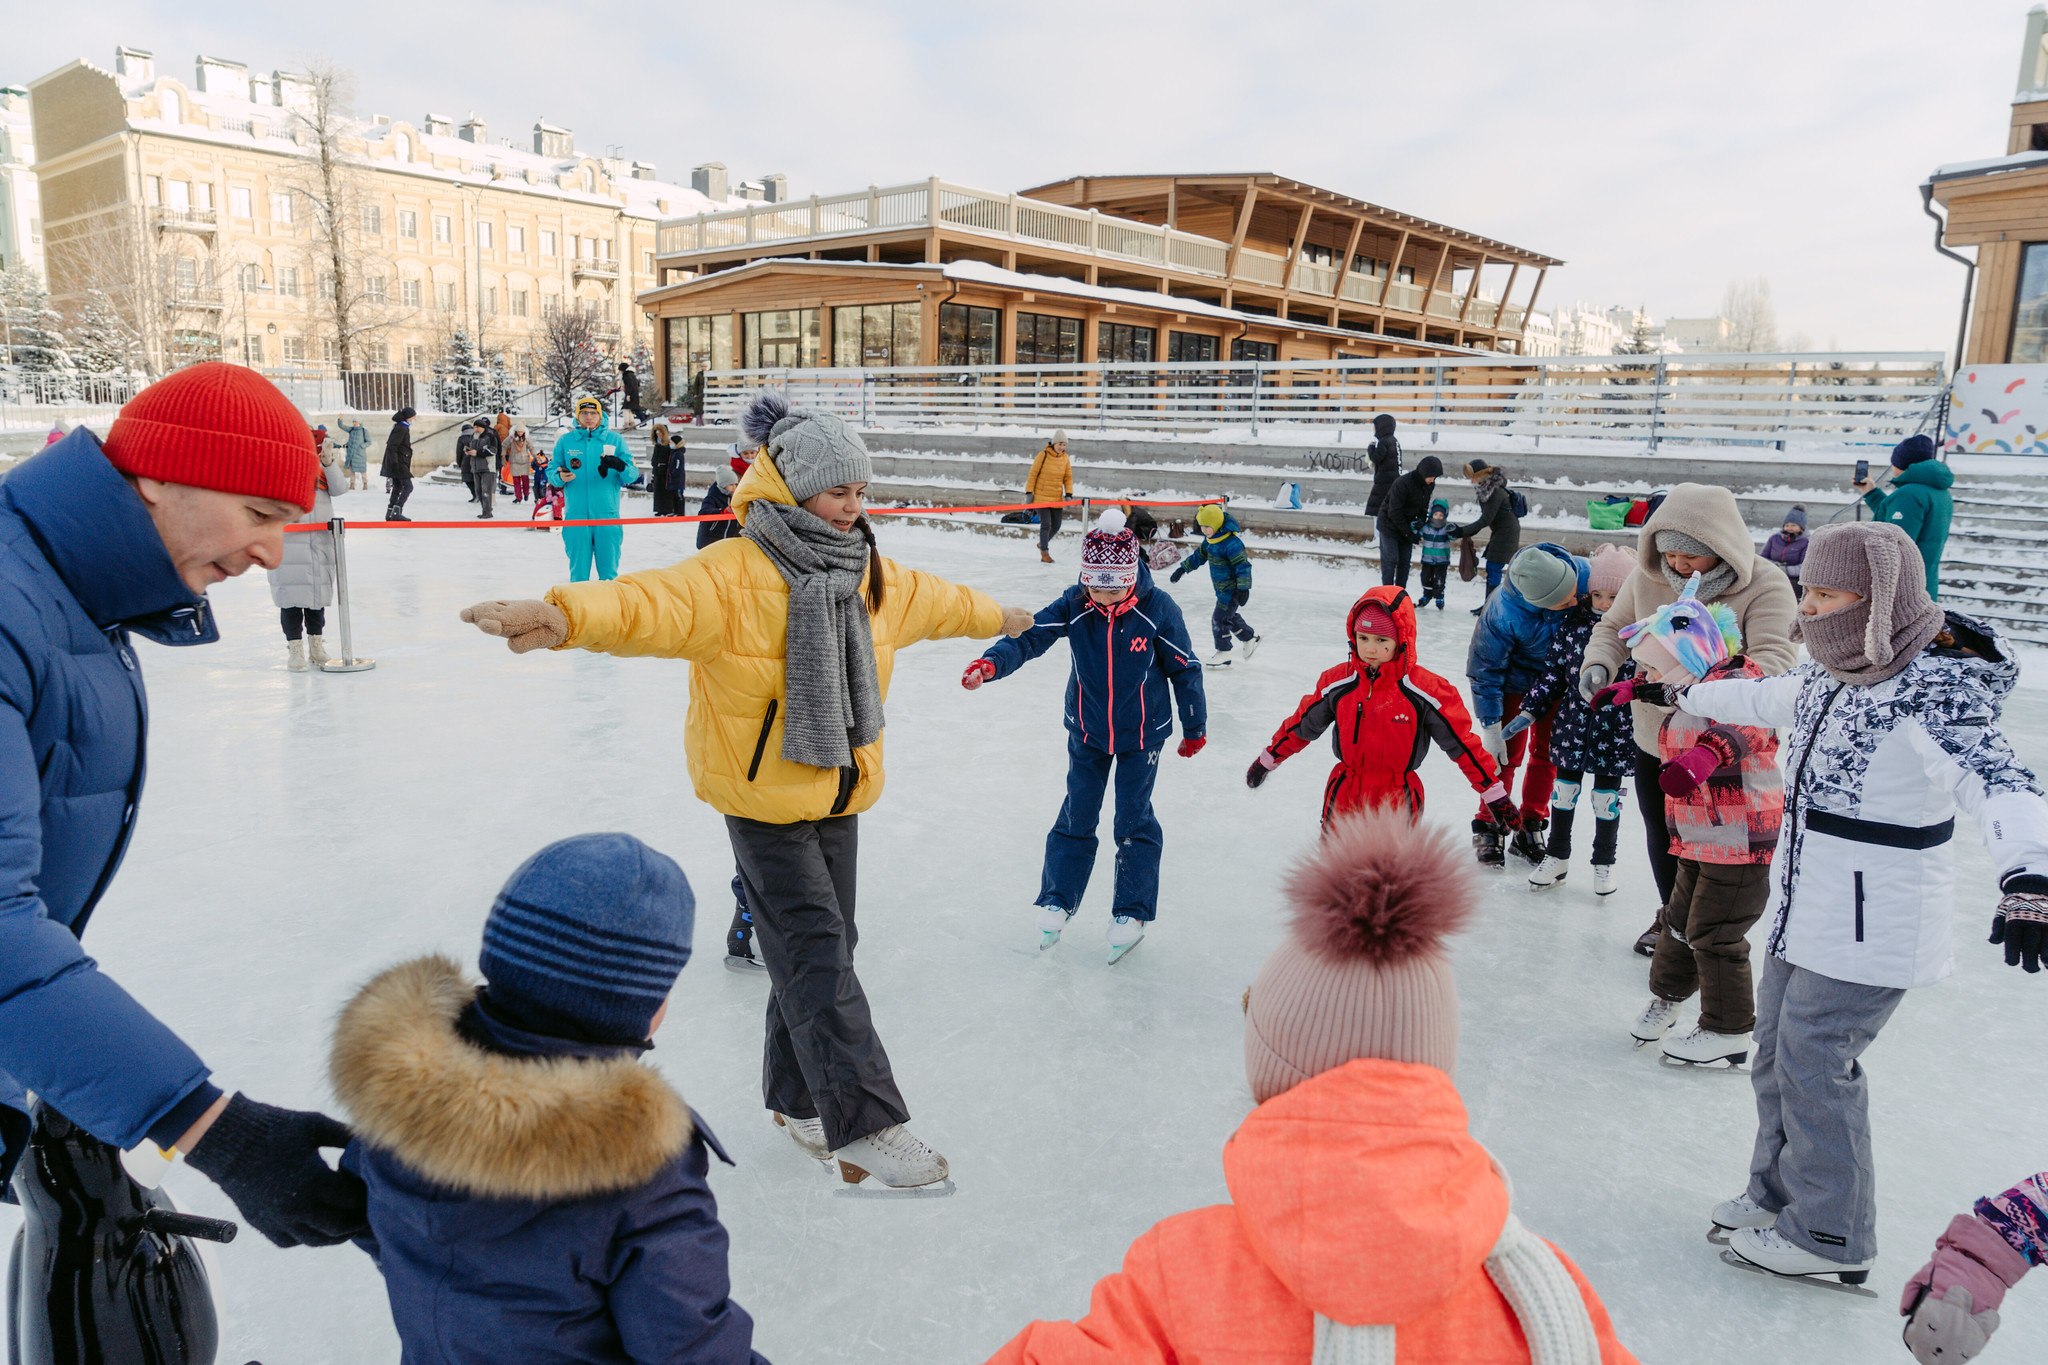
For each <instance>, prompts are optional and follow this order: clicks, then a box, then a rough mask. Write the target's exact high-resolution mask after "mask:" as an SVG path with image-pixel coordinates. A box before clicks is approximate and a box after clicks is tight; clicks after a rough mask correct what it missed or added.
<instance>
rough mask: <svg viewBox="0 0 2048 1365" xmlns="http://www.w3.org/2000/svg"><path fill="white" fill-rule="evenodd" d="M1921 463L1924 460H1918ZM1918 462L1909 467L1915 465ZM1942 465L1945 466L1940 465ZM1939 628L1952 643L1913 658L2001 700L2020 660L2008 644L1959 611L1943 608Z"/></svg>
mask: <svg viewBox="0 0 2048 1365" xmlns="http://www.w3.org/2000/svg"><path fill="white" fill-rule="evenodd" d="M1922 463H1925V461H1922ZM1919 467H1920V466H1919V465H1914V466H1912V468H1914V469H1918V468H1919ZM1944 468H1946V466H1944ZM1942 615H1943V620H1942V625H1941V628H1942V629H1943V630H1945V631H1947V632H1948V634H1949V635H1951V636H1952V637H1954V639H1955V644H1954V645H1953V646H1943V645H1938V644H1935V645H1929V646H1928V647H1927V649H1926V651H1925V653H1924V654H1923V655H1922V657H1921V658H1920V659H1918V660H1916V661H1915V662H1916V663H1917V664H1919V665H1920V666H1921V667H1933V668H1940V669H1942V670H1944V671H1950V672H1953V673H1955V674H1959V675H1960V681H1961V684H1962V686H1964V687H1966V688H1971V689H1982V690H1983V691H1984V692H1986V693H1988V694H1990V695H1991V696H1992V697H1993V698H1994V699H1996V700H1998V701H2000V702H2003V701H2004V700H2005V695H2006V694H2007V693H2008V692H2010V691H2012V690H2013V688H2014V687H2015V686H2017V685H2018V684H2019V680H2020V664H2019V660H2018V659H2017V658H2015V657H2014V655H2013V652H2012V644H2011V642H2010V641H2008V640H2007V639H2006V638H2005V636H2003V635H2002V634H2000V633H1999V631H1998V628H1997V627H1996V626H1994V625H1992V624H1991V623H1990V622H1989V621H1986V620H1983V619H1982V618H1980V617H1976V616H1966V615H1964V614H1963V613H1962V612H1959V611H1948V612H1944V613H1943V614H1942Z"/></svg>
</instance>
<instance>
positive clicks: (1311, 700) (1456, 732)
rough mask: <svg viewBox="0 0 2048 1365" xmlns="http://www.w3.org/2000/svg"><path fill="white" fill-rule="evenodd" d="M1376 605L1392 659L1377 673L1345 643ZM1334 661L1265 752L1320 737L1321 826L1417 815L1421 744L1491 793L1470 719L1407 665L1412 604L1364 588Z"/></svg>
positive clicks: (1489, 761)
mask: <svg viewBox="0 0 2048 1365" xmlns="http://www.w3.org/2000/svg"><path fill="white" fill-rule="evenodd" d="M1374 602H1377V603H1378V604H1379V605H1380V606H1381V607H1383V608H1385V609H1386V611H1387V612H1388V613H1389V614H1390V615H1391V616H1392V617H1393V618H1394V639H1395V642H1396V647H1395V652H1394V657H1393V658H1392V659H1391V660H1389V661H1388V662H1387V663H1384V664H1381V665H1379V666H1378V667H1377V668H1368V667H1367V666H1366V665H1364V664H1362V663H1360V662H1359V661H1358V652H1357V650H1356V649H1355V648H1354V647H1353V644H1352V632H1353V631H1354V630H1355V629H1356V628H1357V621H1358V616H1359V613H1360V612H1362V611H1363V610H1364V609H1365V608H1366V606H1367V605H1368V604H1370V603H1374ZM1344 646H1345V649H1344V652H1345V655H1346V658H1345V660H1344V662H1343V663H1341V664H1338V665H1337V666H1336V667H1335V668H1332V669H1329V670H1328V671H1326V672H1325V673H1324V674H1323V675H1322V676H1321V677H1320V678H1317V679H1316V686H1315V690H1314V691H1313V692H1310V693H1309V694H1308V695H1307V696H1305V697H1303V698H1302V699H1301V705H1299V706H1297V707H1295V708H1294V714H1293V715H1291V716H1289V717H1288V718H1287V723H1286V724H1285V725H1282V726H1281V727H1280V728H1279V729H1278V730H1276V731H1274V733H1273V740H1272V743H1271V744H1269V745H1268V746H1267V752H1269V753H1271V754H1272V756H1273V758H1274V759H1275V760H1276V761H1277V760H1282V759H1287V758H1291V757H1293V756H1294V755H1295V754H1298V753H1300V752H1301V751H1302V750H1303V749H1306V748H1307V747H1308V746H1309V745H1310V744H1312V743H1313V742H1314V741H1315V740H1316V738H1317V737H1318V736H1320V735H1321V734H1322V733H1323V732H1324V731H1325V730H1328V731H1330V742H1331V745H1332V747H1333V748H1335V749H1336V751H1337V766H1336V767H1334V768H1332V769H1331V770H1330V780H1329V782H1328V783H1327V784H1325V786H1324V788H1323V823H1324V824H1326V825H1327V824H1328V823H1329V822H1330V819H1331V817H1333V816H1336V815H1341V814H1343V813H1344V812H1346V811H1353V810H1359V809H1362V808H1364V807H1367V806H1378V805H1385V804H1387V803H1390V802H1405V803H1406V805H1407V808H1408V810H1409V812H1410V813H1411V814H1414V815H1420V814H1421V813H1422V779H1421V778H1419V777H1417V776H1416V775H1415V770H1416V769H1417V768H1419V767H1420V766H1422V759H1423V756H1424V755H1425V754H1427V753H1428V752H1429V742H1430V740H1432V739H1434V740H1435V741H1436V742H1437V746H1438V747H1439V748H1441V749H1442V750H1443V751H1444V752H1445V753H1447V754H1449V755H1450V756H1451V758H1452V760H1453V761H1454V762H1456V763H1457V765H1458V766H1459V767H1460V768H1462V769H1464V771H1465V777H1466V780H1468V781H1469V782H1471V784H1472V788H1473V790H1474V791H1477V792H1479V793H1481V795H1482V797H1485V798H1488V799H1490V798H1491V797H1493V796H1497V795H1499V794H1500V792H1499V783H1500V776H1499V771H1498V770H1497V769H1496V768H1495V766H1494V762H1493V756H1492V755H1490V754H1488V753H1487V752H1486V749H1485V747H1484V746H1483V745H1481V744H1480V742H1479V737H1478V736H1477V735H1475V734H1473V733H1472V716H1471V713H1470V712H1468V711H1467V710H1466V709H1465V703H1464V701H1463V700H1461V699H1460V698H1459V696H1458V689H1457V688H1455V687H1453V686H1452V685H1451V684H1450V683H1449V682H1446V681H1445V680H1444V679H1443V678H1440V677H1438V676H1437V675H1436V674H1434V673H1432V672H1430V671H1429V670H1428V669H1426V668H1424V667H1423V666H1422V665H1421V664H1419V663H1417V662H1416V661H1415V606H1414V604H1413V603H1412V602H1410V601H1409V599H1408V594H1407V593H1406V592H1405V591H1404V590H1402V589H1401V588H1398V587H1395V586H1392V585H1386V586H1382V587H1377V588H1368V589H1367V590H1366V592H1365V595H1364V596H1363V597H1360V598H1359V599H1358V601H1356V602H1354V603H1353V604H1352V606H1351V610H1350V612H1349V613H1347V614H1346V615H1345V618H1344Z"/></svg>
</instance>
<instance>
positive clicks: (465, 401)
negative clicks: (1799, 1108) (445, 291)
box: [431, 326, 490, 412]
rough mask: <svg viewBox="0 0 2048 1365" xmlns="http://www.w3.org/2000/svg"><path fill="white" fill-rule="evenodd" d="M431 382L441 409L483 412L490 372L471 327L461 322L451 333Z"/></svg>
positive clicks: (436, 407)
mask: <svg viewBox="0 0 2048 1365" xmlns="http://www.w3.org/2000/svg"><path fill="white" fill-rule="evenodd" d="M433 373H434V379H433V383H432V385H431V388H432V392H433V398H434V407H435V409H436V410H438V411H440V412H481V411H483V409H484V407H485V391H486V390H487V389H488V388H489V387H490V374H489V371H488V370H486V369H485V368H484V363H483V358H482V357H481V356H480V355H478V354H477V348H476V342H474V341H473V340H471V339H470V335H469V329H468V328H466V327H461V326H458V327H456V328H455V330H454V331H453V332H451V333H449V336H448V345H447V347H446V349H445V350H444V351H443V352H442V354H441V358H440V359H438V360H436V361H435V362H434V371H433Z"/></svg>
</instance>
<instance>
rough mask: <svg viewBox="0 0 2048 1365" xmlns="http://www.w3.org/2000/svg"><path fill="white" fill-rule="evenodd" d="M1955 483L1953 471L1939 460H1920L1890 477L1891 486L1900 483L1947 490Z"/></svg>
mask: <svg viewBox="0 0 2048 1365" xmlns="http://www.w3.org/2000/svg"><path fill="white" fill-rule="evenodd" d="M1955 481H1956V472H1955V470H1953V469H1951V468H1949V466H1947V465H1945V464H1943V463H1942V462H1941V461H1940V460H1921V461H1920V462H1918V463H1917V464H1909V465H1907V466H1906V467H1905V468H1904V469H1901V470H1899V471H1898V472H1896V473H1895V474H1893V475H1892V486H1893V487H1897V486H1898V485H1900V484H1902V483H1917V484H1921V485H1923V486H1925V487H1928V488H1944V489H1945V488H1947V487H1948V486H1949V485H1951V484H1953V483H1954V482H1955Z"/></svg>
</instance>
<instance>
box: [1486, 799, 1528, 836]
mask: <svg viewBox="0 0 2048 1365" xmlns="http://www.w3.org/2000/svg"><path fill="white" fill-rule="evenodd" d="M1486 808H1487V809H1488V810H1489V811H1491V812H1493V823H1495V824H1496V825H1499V826H1500V827H1501V830H1502V832H1503V833H1513V832H1515V831H1516V830H1519V829H1520V828H1521V827H1522V817H1521V816H1520V815H1518V814H1516V813H1515V803H1514V802H1512V801H1510V800H1508V799H1507V798H1506V797H1502V798H1501V799H1500V800H1498V801H1489V802H1487V803H1486Z"/></svg>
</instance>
